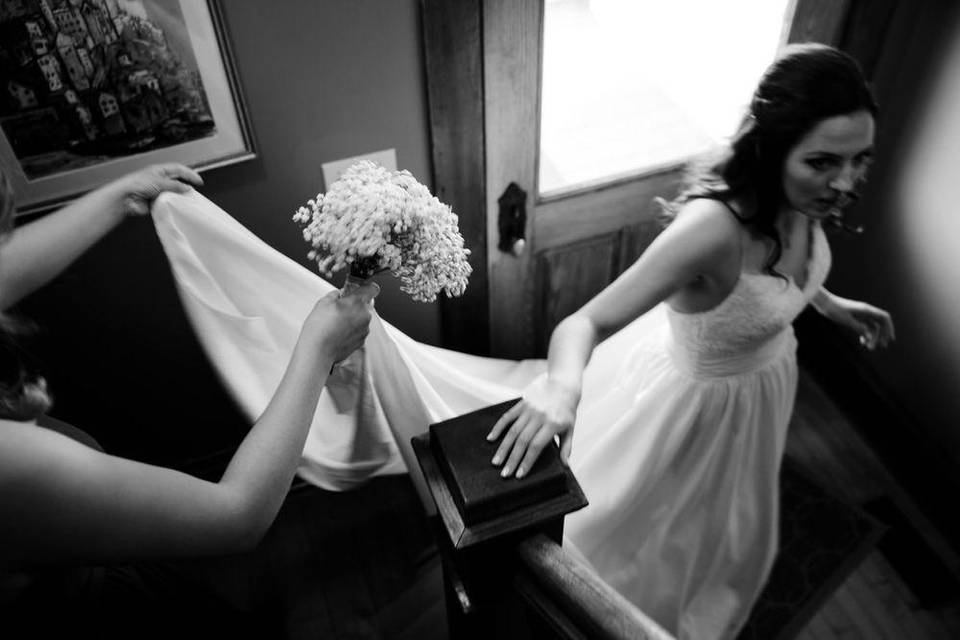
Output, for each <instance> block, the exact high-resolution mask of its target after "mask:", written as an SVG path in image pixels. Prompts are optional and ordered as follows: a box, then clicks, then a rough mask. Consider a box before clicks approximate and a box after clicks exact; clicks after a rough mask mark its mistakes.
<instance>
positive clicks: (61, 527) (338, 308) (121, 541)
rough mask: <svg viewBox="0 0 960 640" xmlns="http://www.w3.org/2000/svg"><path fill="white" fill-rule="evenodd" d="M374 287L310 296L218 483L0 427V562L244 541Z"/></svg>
mask: <svg viewBox="0 0 960 640" xmlns="http://www.w3.org/2000/svg"><path fill="white" fill-rule="evenodd" d="M375 287H376V285H368V286H366V287H362V288H360V289H359V290H357V291H356V292H355V293H353V294H351V295H349V296H346V297H345V298H343V299H337V298H336V294H333V296H328V297H326V298H324V299H322V300H321V301H320V302H318V304H317V306H316V307H315V309H314V311H313V312H312V313H311V315H310V317H309V318H308V319H307V321H306V323H305V324H304V327H303V329H302V330H301V333H300V337H299V340H298V342H297V345H296V347H295V350H294V353H293V356H292V358H291V360H290V363H289V365H288V367H287V370H286V373H285V374H284V376H283V379H282V381H281V382H280V385H279V387H278V389H277V391H276V393H275V394H274V396H273V399H272V400H271V402H270V404H269V405H268V407H267V409H266V410H265V411H264V413H263V415H262V416H261V417H260V418H259V419H258V420H257V422H256V424H255V425H254V426H253V428H252V429H251V431H250V433H249V434H248V435H247V437H246V438H245V439H244V440H243V442H242V443H241V445H240V448H239V449H238V450H237V452H236V454H235V455H234V457H233V459H232V460H231V462H230V464H229V466H228V468H227V470H226V472H225V473H224V475H223V478H222V479H221V480H220V482H218V483H212V482H207V481H204V480H200V479H197V478H194V477H192V476H189V475H187V474H184V473H180V472H177V471H173V470H170V469H164V468H160V467H156V466H152V465H147V464H142V463H139V462H134V461H131V460H126V459H123V458H117V457H114V456H109V455H106V454H103V453H100V452H97V451H95V450H93V449H89V448H87V447H84V446H83V445H81V444H79V443H76V442H75V441H73V440H70V439H69V438H66V437H64V436H61V435H60V434H57V433H54V432H51V431H48V430H46V429H41V428H37V427H33V426H31V425H24V424H20V423H9V422H7V423H2V424H0V521H2V522H3V523H4V525H3V526H2V527H0V568H2V567H4V566H6V567H18V566H30V565H34V564H41V563H63V562H102V561H113V560H127V559H132V558H138V557H157V556H193V555H201V554H221V553H230V552H236V551H239V550H243V549H248V548H250V547H252V546H253V545H254V544H256V542H257V541H258V540H259V539H260V537H261V536H262V535H263V533H264V532H265V531H266V529H267V528H268V527H269V525H270V523H271V522H272V521H273V518H274V517H275V516H276V513H277V511H278V510H279V508H280V505H281V503H282V501H283V499H284V497H285V495H286V492H287V489H288V488H289V486H290V482H291V480H292V478H293V474H294V472H295V470H296V467H297V464H298V462H299V459H300V455H301V453H302V451H303V445H304V441H305V439H306V435H307V431H308V429H309V426H310V423H311V421H312V417H313V413H314V411H315V410H316V405H317V400H318V398H319V394H320V390H321V388H322V387H323V384H324V383H325V381H326V377H327V375H328V372H329V370H330V367H331V365H332V364H333V363H334V362H336V361H338V360H340V359H342V358H343V357H345V356H346V355H348V354H349V353H350V352H351V351H353V350H354V349H355V348H357V347H358V346H359V345H360V344H362V342H363V339H364V337H365V336H366V333H367V330H368V325H369V319H370V305H369V301H370V300H371V299H372V298H373V296H374V295H375V293H376V289H375Z"/></svg>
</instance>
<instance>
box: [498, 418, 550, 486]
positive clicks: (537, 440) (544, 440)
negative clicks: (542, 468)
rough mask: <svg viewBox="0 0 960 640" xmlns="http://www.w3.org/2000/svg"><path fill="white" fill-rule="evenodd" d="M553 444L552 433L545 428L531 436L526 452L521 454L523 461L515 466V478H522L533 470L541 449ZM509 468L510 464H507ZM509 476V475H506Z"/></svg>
mask: <svg viewBox="0 0 960 640" xmlns="http://www.w3.org/2000/svg"><path fill="white" fill-rule="evenodd" d="M552 442H553V432H552V431H550V430H549V429H546V428H541V429H539V430H537V432H536V433H535V434H534V435H533V438H532V439H531V440H530V445H529V446H528V447H527V452H526V453H525V454H523V459H522V460H521V461H520V464H519V465H518V466H517V477H518V478H522V477H524V476H525V475H527V473H528V472H529V471H530V469H532V468H533V465H534V463H535V462H536V461H537V458H539V457H540V452H541V451H543V448H544V447H546V446H547V445H549V444H550V443H552ZM507 465H508V467H509V465H510V462H509V461H508V462H507ZM507 475H509V473H508V474H507Z"/></svg>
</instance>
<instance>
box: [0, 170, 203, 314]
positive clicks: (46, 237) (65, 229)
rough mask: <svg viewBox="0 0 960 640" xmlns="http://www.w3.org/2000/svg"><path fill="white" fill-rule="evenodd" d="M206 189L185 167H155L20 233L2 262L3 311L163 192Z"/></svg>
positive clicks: (145, 209)
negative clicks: (196, 188) (201, 186)
mask: <svg viewBox="0 0 960 640" xmlns="http://www.w3.org/2000/svg"><path fill="white" fill-rule="evenodd" d="M0 179H2V176H0ZM202 184H203V180H202V179H201V178H200V176H199V175H198V174H197V173H196V172H195V171H193V170H192V169H189V168H187V167H185V166H183V165H181V164H162V165H153V166H150V167H147V168H145V169H141V170H140V171H136V172H134V173H130V174H128V175H125V176H123V177H121V178H119V179H117V180H115V181H113V182H111V183H109V184H107V185H105V186H103V187H100V188H99V189H96V190H94V191H91V192H90V193H88V194H86V195H84V196H83V197H81V198H78V199H77V200H75V201H73V202H72V203H70V204H68V205H67V206H65V207H63V208H62V209H60V210H59V211H56V212H54V213H50V214H47V215H45V216H44V217H42V218H40V219H39V220H36V221H34V222H31V223H28V224H25V225H23V226H20V227H18V228H17V229H15V230H14V231H12V232H11V233H10V235H9V237H8V238H7V239H6V241H5V244H4V245H3V250H2V256H0V309H6V308H8V307H10V306H12V305H14V304H16V303H17V301H18V300H20V299H21V298H23V297H25V296H27V295H29V294H30V293H32V292H33V291H35V290H36V289H38V288H40V287H41V286H43V285H44V284H46V283H47V282H49V281H50V280H52V279H53V278H54V277H56V276H57V274H59V273H60V272H61V271H63V270H64V269H65V268H66V267H67V266H68V265H69V264H70V263H71V262H73V261H74V260H76V259H77V258H78V257H79V256H80V255H81V254H82V253H83V252H84V251H86V250H87V249H89V248H90V247H91V246H92V245H93V244H94V243H96V242H97V240H99V239H100V238H102V237H103V236H104V235H105V234H106V233H107V232H109V231H110V230H111V229H113V228H114V227H115V226H117V224H119V223H120V221H121V220H123V219H124V218H126V217H127V216H130V215H145V214H146V213H148V212H149V210H150V204H151V203H152V202H153V200H154V199H155V198H156V197H157V196H158V195H160V194H161V193H163V192H164V191H174V192H177V193H182V192H184V191H186V190H188V189H190V187H191V185H193V186H200V185H202ZM2 190H3V193H2V194H0V201H2V200H4V199H6V198H11V197H12V196H11V194H10V192H9V190H7V189H2ZM8 206H12V202H11V203H10V204H9V205H8Z"/></svg>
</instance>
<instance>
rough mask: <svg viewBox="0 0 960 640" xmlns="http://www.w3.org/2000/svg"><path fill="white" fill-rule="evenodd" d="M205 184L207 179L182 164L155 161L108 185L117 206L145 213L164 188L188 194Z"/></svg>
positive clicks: (134, 214)
mask: <svg viewBox="0 0 960 640" xmlns="http://www.w3.org/2000/svg"><path fill="white" fill-rule="evenodd" d="M202 185H203V178H201V177H200V174H198V173H197V172H196V171H194V170H193V169H190V168H189V167H186V166H184V165H182V164H177V163H168V164H155V165H151V166H149V167H146V168H144V169H141V170H139V171H136V172H134V173H130V174H128V175H125V176H123V177H122V178H119V179H117V180H115V181H114V182H111V183H110V184H108V185H107V186H105V187H104V190H105V191H106V192H108V193H109V194H110V195H111V196H112V198H115V199H116V203H117V207H118V208H120V209H121V210H122V211H123V212H125V213H126V214H127V215H131V216H145V215H147V214H148V213H149V212H150V206H151V205H152V204H153V201H154V200H156V198H157V196H159V195H160V194H161V193H163V192H164V191H172V192H174V193H186V192H187V191H189V190H190V188H191V187H199V186H202Z"/></svg>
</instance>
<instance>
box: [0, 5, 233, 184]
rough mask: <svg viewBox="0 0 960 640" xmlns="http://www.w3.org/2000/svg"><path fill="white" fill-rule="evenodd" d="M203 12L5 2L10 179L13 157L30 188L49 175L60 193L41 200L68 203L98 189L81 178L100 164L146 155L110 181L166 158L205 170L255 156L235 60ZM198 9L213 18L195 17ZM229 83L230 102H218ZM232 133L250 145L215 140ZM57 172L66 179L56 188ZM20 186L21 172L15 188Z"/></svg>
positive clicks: (2, 112)
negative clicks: (227, 56) (232, 67)
mask: <svg viewBox="0 0 960 640" xmlns="http://www.w3.org/2000/svg"><path fill="white" fill-rule="evenodd" d="M206 4H207V3H205V2H202V1H198V0H189V1H188V2H181V1H180V0H0V131H2V133H3V137H4V139H5V140H4V146H5V149H4V151H6V153H3V154H0V159H3V160H4V167H5V169H7V172H8V173H11V171H10V167H9V166H8V165H9V164H11V162H10V161H11V160H12V159H15V162H16V165H17V169H18V172H19V174H20V176H19V177H20V178H21V179H22V180H23V181H25V182H26V183H27V184H32V185H33V186H36V187H39V188H40V190H41V191H42V190H43V187H42V185H40V184H39V183H37V181H40V182H41V183H42V182H43V181H44V179H48V180H46V182H47V183H49V184H50V186H51V187H53V191H54V193H48V194H43V193H36V194H35V195H36V196H37V197H36V198H34V199H43V196H44V195H47V196H50V197H51V198H59V199H64V198H69V196H70V195H76V194H75V193H73V192H76V191H83V190H85V188H88V187H92V186H96V185H95V184H93V183H91V184H89V185H87V184H85V182H86V181H84V180H83V179H82V178H80V182H77V179H78V175H77V172H78V171H80V172H81V174H82V172H83V170H84V169H91V168H94V167H98V166H100V165H103V164H104V163H111V162H113V161H117V160H121V159H131V158H142V159H143V161H142V162H134V164H133V165H130V164H129V163H119V164H118V166H117V170H116V171H115V172H113V173H116V172H123V171H125V170H129V169H132V168H136V165H139V164H147V163H149V162H152V161H166V160H176V161H181V162H185V163H188V164H192V165H193V166H196V167H201V168H202V166H204V165H205V164H209V163H212V162H215V161H217V160H218V159H221V157H222V156H227V157H235V156H236V155H238V154H241V155H242V154H243V152H249V151H250V148H249V141H248V136H247V135H246V133H245V131H241V129H244V126H243V125H242V124H241V118H242V113H238V111H239V109H238V108H237V105H236V104H234V103H233V102H234V101H235V100H236V99H237V97H238V96H236V87H235V86H233V81H232V79H231V78H229V77H228V76H229V72H228V65H229V61H228V60H227V61H225V60H223V59H222V55H223V53H224V51H223V47H222V42H220V39H222V37H223V36H222V34H218V33H216V32H215V29H216V27H215V26H214V20H213V17H212V15H213V14H212V12H211V7H207V6H205V5H206ZM198 5H202V9H203V10H204V11H206V12H205V13H204V12H201V14H200V15H199V16H198V15H193V14H195V13H196V12H197V11H198ZM213 9H215V7H213ZM205 25H206V30H207V32H204V26H205ZM211 42H213V43H214V46H211V44H210V43H211ZM206 58H212V60H210V59H206ZM205 67H206V68H207V70H206V71H204V68H205ZM213 76H215V77H213ZM211 77H213V82H209V81H210V79H211ZM208 85H213V86H208ZM221 85H222V86H221ZM227 85H229V86H227ZM223 87H226V88H227V90H226V91H223V93H226V95H227V97H228V99H227V100H226V102H224V101H223V100H220V103H221V104H220V105H219V107H218V105H216V104H211V102H212V101H216V100H217V97H216V96H214V91H215V90H220V89H222V88H223ZM212 96H213V97H212ZM230 96H233V98H234V100H230ZM218 111H221V112H223V111H225V112H226V116H224V117H218V116H221V115H223V114H218ZM224 134H226V136H227V138H228V139H230V140H236V139H237V138H240V139H242V144H240V145H236V144H234V146H235V147H238V148H236V149H230V150H226V151H225V149H223V148H221V147H222V146H223V145H221V144H217V142H216V141H217V139H218V137H219V138H223V136H224ZM205 141H207V142H208V144H204V143H205ZM190 143H193V144H192V146H191V144H190ZM184 145H186V146H184ZM228 146H229V145H228ZM173 150H182V151H183V154H179V153H173V152H172V151H173ZM164 151H166V152H167V153H163V152H164ZM246 155H247V157H249V155H250V154H246ZM157 156H159V157H157ZM95 173H96V177H97V178H101V179H102V178H104V177H105V178H109V177H112V176H111V175H110V174H111V172H108V173H106V174H104V172H102V171H97V172H95ZM57 176H64V177H67V176H70V179H69V180H66V181H63V182H60V184H58V181H57V180H56V178H57ZM92 177H93V176H92V175H91V178H92ZM16 182H17V180H16V176H14V183H15V184H14V186H15V188H16V187H17V184H16ZM64 185H66V186H64ZM18 191H22V190H21V189H18ZM34 191H36V189H34ZM27 195H28V196H29V195H30V194H27Z"/></svg>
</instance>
